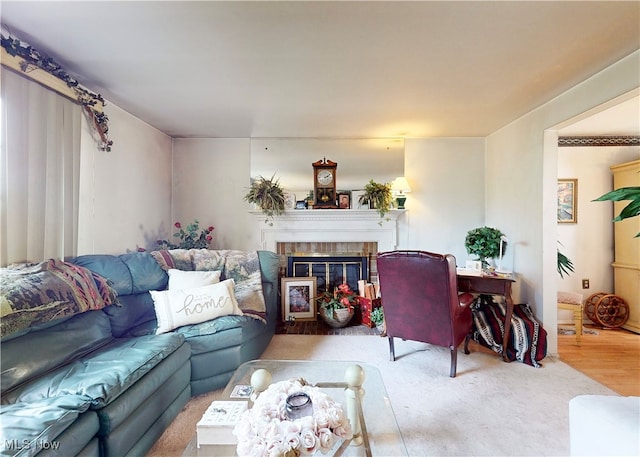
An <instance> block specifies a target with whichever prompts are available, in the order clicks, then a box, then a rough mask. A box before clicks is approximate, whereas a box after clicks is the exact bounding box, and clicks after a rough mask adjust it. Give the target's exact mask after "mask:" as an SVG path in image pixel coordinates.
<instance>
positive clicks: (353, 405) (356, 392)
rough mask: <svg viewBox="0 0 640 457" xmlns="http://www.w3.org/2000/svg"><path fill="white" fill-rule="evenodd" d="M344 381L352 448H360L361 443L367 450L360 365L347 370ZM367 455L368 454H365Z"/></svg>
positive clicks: (362, 371) (362, 381)
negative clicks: (351, 432)
mask: <svg viewBox="0 0 640 457" xmlns="http://www.w3.org/2000/svg"><path fill="white" fill-rule="evenodd" d="M345 381H346V382H347V385H348V386H349V387H347V389H346V390H345V397H346V399H347V401H346V403H347V416H348V417H349V422H351V428H352V429H353V440H352V441H351V443H352V444H353V445H354V446H360V445H362V444H363V443H364V444H365V448H366V450H367V451H368V450H369V442H368V441H369V440H368V437H367V429H366V425H365V423H364V417H363V413H362V401H361V400H362V395H364V389H362V384H363V383H364V370H363V369H362V367H361V366H360V365H352V366H350V367H349V368H347V371H346V373H345ZM367 455H369V452H367Z"/></svg>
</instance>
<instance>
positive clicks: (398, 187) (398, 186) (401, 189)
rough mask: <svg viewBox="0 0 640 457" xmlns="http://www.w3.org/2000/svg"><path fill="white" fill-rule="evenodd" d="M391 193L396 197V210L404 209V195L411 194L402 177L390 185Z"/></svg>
mask: <svg viewBox="0 0 640 457" xmlns="http://www.w3.org/2000/svg"><path fill="white" fill-rule="evenodd" d="M391 192H392V193H393V195H395V196H396V203H397V204H398V209H404V202H405V201H406V200H407V196H406V194H408V193H409V192H411V187H409V182H408V181H407V178H405V177H404V176H399V177H397V178H396V179H395V180H394V181H393V183H391Z"/></svg>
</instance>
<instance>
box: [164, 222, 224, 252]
mask: <svg viewBox="0 0 640 457" xmlns="http://www.w3.org/2000/svg"><path fill="white" fill-rule="evenodd" d="M173 226H174V227H175V228H176V229H177V230H178V231H177V232H176V233H174V234H173V236H174V237H175V238H178V239H179V240H180V241H179V242H178V243H171V242H170V241H169V240H158V241H157V244H158V245H159V246H160V247H161V249H203V248H207V247H208V246H209V243H211V241H212V240H213V236H212V235H211V233H212V232H213V230H214V227H213V226H209V227H207V228H206V229H200V223H199V222H198V220H197V219H196V220H194V221H193V222H192V223H190V224H188V225H187V227H186V229H185V228H183V227H182V224H181V223H180V222H176V223H175V224H173Z"/></svg>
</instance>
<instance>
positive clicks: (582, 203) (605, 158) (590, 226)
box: [557, 146, 640, 323]
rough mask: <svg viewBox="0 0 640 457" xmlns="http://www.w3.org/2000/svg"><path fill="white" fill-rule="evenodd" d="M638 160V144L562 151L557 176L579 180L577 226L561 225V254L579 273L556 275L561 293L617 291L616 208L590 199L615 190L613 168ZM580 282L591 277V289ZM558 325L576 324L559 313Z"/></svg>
mask: <svg viewBox="0 0 640 457" xmlns="http://www.w3.org/2000/svg"><path fill="white" fill-rule="evenodd" d="M638 158H640V152H639V151H638V147H637V146H636V147H631V146H617V147H611V146H608V147H562V148H558V177H559V178H576V179H578V223H577V224H558V241H559V242H560V243H561V245H559V247H560V250H561V251H562V252H563V253H564V254H565V255H566V256H567V257H569V259H571V261H572V262H573V264H574V267H575V272H574V273H571V274H569V275H568V276H565V277H564V279H563V278H560V275H558V277H557V280H558V290H566V291H571V292H578V293H581V294H583V295H584V298H585V299H586V298H587V297H588V296H589V295H591V294H594V293H597V292H607V293H613V269H612V267H611V263H612V262H613V224H612V223H611V220H612V219H613V217H614V214H613V204H612V203H611V202H593V201H592V200H593V199H595V198H598V197H599V196H600V195H602V194H604V193H606V192H608V191H610V190H612V184H613V179H612V175H611V170H610V169H609V167H610V166H611V165H615V164H620V163H624V162H629V161H631V160H638ZM582 278H588V279H589V282H590V288H589V289H582V284H581V282H582ZM558 322H559V323H570V322H573V320H572V317H571V311H566V310H558Z"/></svg>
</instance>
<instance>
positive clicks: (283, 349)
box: [147, 335, 617, 457]
mask: <svg viewBox="0 0 640 457" xmlns="http://www.w3.org/2000/svg"><path fill="white" fill-rule="evenodd" d="M395 346H396V347H395V352H396V357H397V358H396V361H395V362H391V361H390V360H389V348H388V342H387V339H386V338H381V337H380V336H375V335H370V336H345V335H335V336H324V335H275V336H274V338H273V340H272V342H271V344H270V345H269V346H268V347H267V349H266V351H265V352H264V354H263V355H262V357H261V358H263V359H286V360H349V361H355V362H359V363H367V364H370V365H373V366H375V367H377V368H378V369H379V370H380V372H381V375H382V378H383V380H384V382H385V385H386V388H387V393H388V399H389V402H390V404H391V406H392V408H393V410H394V412H395V415H396V419H397V422H398V425H399V428H400V430H401V432H402V435H403V438H404V441H405V445H406V447H407V451H408V455H410V456H427V455H440V456H469V455H474V456H480V455H483V456H484V455H486V456H489V455H491V456H543V455H546V456H550V455H553V456H555V455H569V400H571V398H573V397H575V396H577V395H583V394H602V395H617V394H616V393H615V392H613V391H612V390H610V389H609V388H607V387H605V386H603V385H602V384H599V383H598V382H596V381H594V380H592V379H590V378H588V377H587V376H585V375H583V374H582V373H580V372H578V371H577V370H575V369H573V368H571V367H570V366H568V365H567V364H565V363H563V362H561V361H559V360H558V359H556V358H551V357H547V358H545V359H544V360H543V361H542V365H543V366H542V367H541V368H534V367H532V366H530V365H524V364H522V363H518V362H512V363H505V362H503V361H502V359H501V358H500V357H499V356H497V355H494V354H490V353H486V352H476V351H473V348H472V352H471V354H469V355H465V354H464V353H463V352H462V350H460V352H459V355H458V375H457V377H455V378H450V377H449V361H450V358H449V350H448V349H447V348H441V347H437V346H433V345H429V344H424V343H417V342H412V341H402V340H398V339H396V345H395ZM364 387H365V390H366V380H365V385H364ZM220 395H221V391H220V390H218V391H215V392H210V393H208V394H203V395H201V396H198V397H195V398H193V399H191V401H190V402H189V403H188V404H187V405H186V407H185V408H184V410H183V411H182V412H181V413H180V414H179V415H178V417H177V418H176V419H175V420H174V421H173V423H172V424H171V426H170V427H169V428H168V429H167V430H166V431H165V433H164V434H163V435H162V437H161V438H160V440H159V441H158V442H157V443H156V445H155V446H154V448H153V449H151V451H150V452H149V453H148V456H147V457H169V456H180V455H182V451H183V449H184V448H185V447H186V445H187V443H188V442H189V440H191V439H192V438H193V436H194V434H195V425H196V423H197V421H198V420H199V419H200V417H201V416H202V414H203V412H204V411H205V409H206V408H207V406H208V405H209V404H210V403H211V401H213V400H214V399H218V398H219V397H220ZM365 395H366V394H365ZM374 420H375V419H374Z"/></svg>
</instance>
